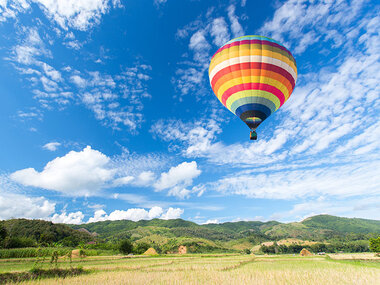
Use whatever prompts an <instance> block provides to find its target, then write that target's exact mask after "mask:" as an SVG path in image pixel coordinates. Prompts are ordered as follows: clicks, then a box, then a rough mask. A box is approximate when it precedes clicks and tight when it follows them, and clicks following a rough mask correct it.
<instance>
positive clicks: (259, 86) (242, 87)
mask: <svg viewBox="0 0 380 285" xmlns="http://www.w3.org/2000/svg"><path fill="white" fill-rule="evenodd" d="M246 90H261V91H267V92H269V93H272V94H273V95H275V96H276V97H277V98H278V99H279V100H280V107H281V106H282V104H284V102H285V96H284V94H283V93H282V92H281V91H280V90H279V89H277V88H276V87H274V86H271V85H268V84H264V83H243V84H239V85H235V86H233V87H231V88H229V89H227V90H226V91H225V92H224V93H223V95H222V103H223V105H224V106H226V102H227V99H228V98H229V97H230V96H231V95H233V94H235V93H236V92H239V91H246Z"/></svg>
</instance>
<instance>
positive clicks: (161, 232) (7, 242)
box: [0, 215, 380, 253]
mask: <svg viewBox="0 0 380 285" xmlns="http://www.w3.org/2000/svg"><path fill="white" fill-rule="evenodd" d="M0 227H3V228H4V229H5V231H6V232H7V237H6V238H3V240H1V237H0V244H1V245H2V247H5V248H12V247H25V246H29V247H31V246H37V245H38V246H41V245H42V246H72V247H75V246H78V245H81V247H83V248H90V249H106V250H115V249H116V245H117V244H118V243H119V242H120V241H121V240H125V239H129V240H131V241H132V242H133V244H134V246H135V249H136V250H135V252H137V253H142V252H144V251H145V250H146V249H147V248H149V247H154V248H155V249H156V250H157V252H165V253H166V252H176V250H177V248H178V246H179V245H186V246H187V247H188V250H189V252H236V251H241V250H245V249H247V250H248V249H253V248H256V249H258V248H259V249H261V250H262V251H263V252H268V253H271V252H274V253H278V252H279V253H281V252H283V253H293V252H296V251H298V250H299V247H301V244H302V243H301V242H300V243H298V244H295V243H292V244H291V245H284V244H281V242H279V243H278V244H277V243H276V241H280V240H284V239H293V240H300V241H310V243H308V245H309V246H310V247H311V249H312V250H314V251H340V250H343V251H350V250H354V251H368V240H369V239H370V238H375V237H377V236H378V235H379V234H380V221H375V220H365V219H350V218H340V217H334V216H329V215H318V216H314V217H310V218H307V219H305V220H303V221H301V222H295V223H280V222H276V221H269V222H258V221H240V222H227V223H221V224H207V225H198V224H196V223H193V222H190V221H185V220H182V219H174V220H160V219H153V220H148V221H146V220H143V221H138V222H133V221H128V220H120V221H102V222H96V223H89V224H82V225H63V224H53V223H51V222H46V221H41V220H26V219H13V220H7V221H1V222H0ZM264 242H274V243H271V246H268V245H269V244H268V243H266V244H264Z"/></svg>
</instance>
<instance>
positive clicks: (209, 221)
mask: <svg viewBox="0 0 380 285" xmlns="http://www.w3.org/2000/svg"><path fill="white" fill-rule="evenodd" d="M208 224H219V220H218V219H210V220H207V221H206V222H204V223H203V225H208Z"/></svg>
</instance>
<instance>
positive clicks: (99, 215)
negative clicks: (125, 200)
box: [88, 206, 184, 223]
mask: <svg viewBox="0 0 380 285" xmlns="http://www.w3.org/2000/svg"><path fill="white" fill-rule="evenodd" d="M183 212H184V211H183V210H182V209H180V208H169V209H168V210H167V211H166V212H165V211H164V210H163V209H162V208H161V207H157V206H155V207H152V208H151V209H150V210H149V211H147V210H145V209H142V208H135V209H128V210H126V211H124V210H115V211H113V212H111V213H110V214H109V215H107V213H106V212H105V211H104V210H98V211H96V212H95V213H94V217H92V218H90V219H89V220H88V223H94V222H98V221H106V220H110V221H116V220H131V221H135V222H137V221H140V220H151V219H155V218H160V219H164V220H169V219H177V218H179V217H180V216H181V215H182V214H183Z"/></svg>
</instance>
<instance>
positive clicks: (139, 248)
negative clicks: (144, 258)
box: [133, 242, 151, 254]
mask: <svg viewBox="0 0 380 285" xmlns="http://www.w3.org/2000/svg"><path fill="white" fill-rule="evenodd" d="M150 247H151V245H150V244H149V243H146V242H139V243H137V244H136V245H135V247H134V249H133V253H135V254H143V253H144V252H145V251H147V250H148V249H149V248H150Z"/></svg>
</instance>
